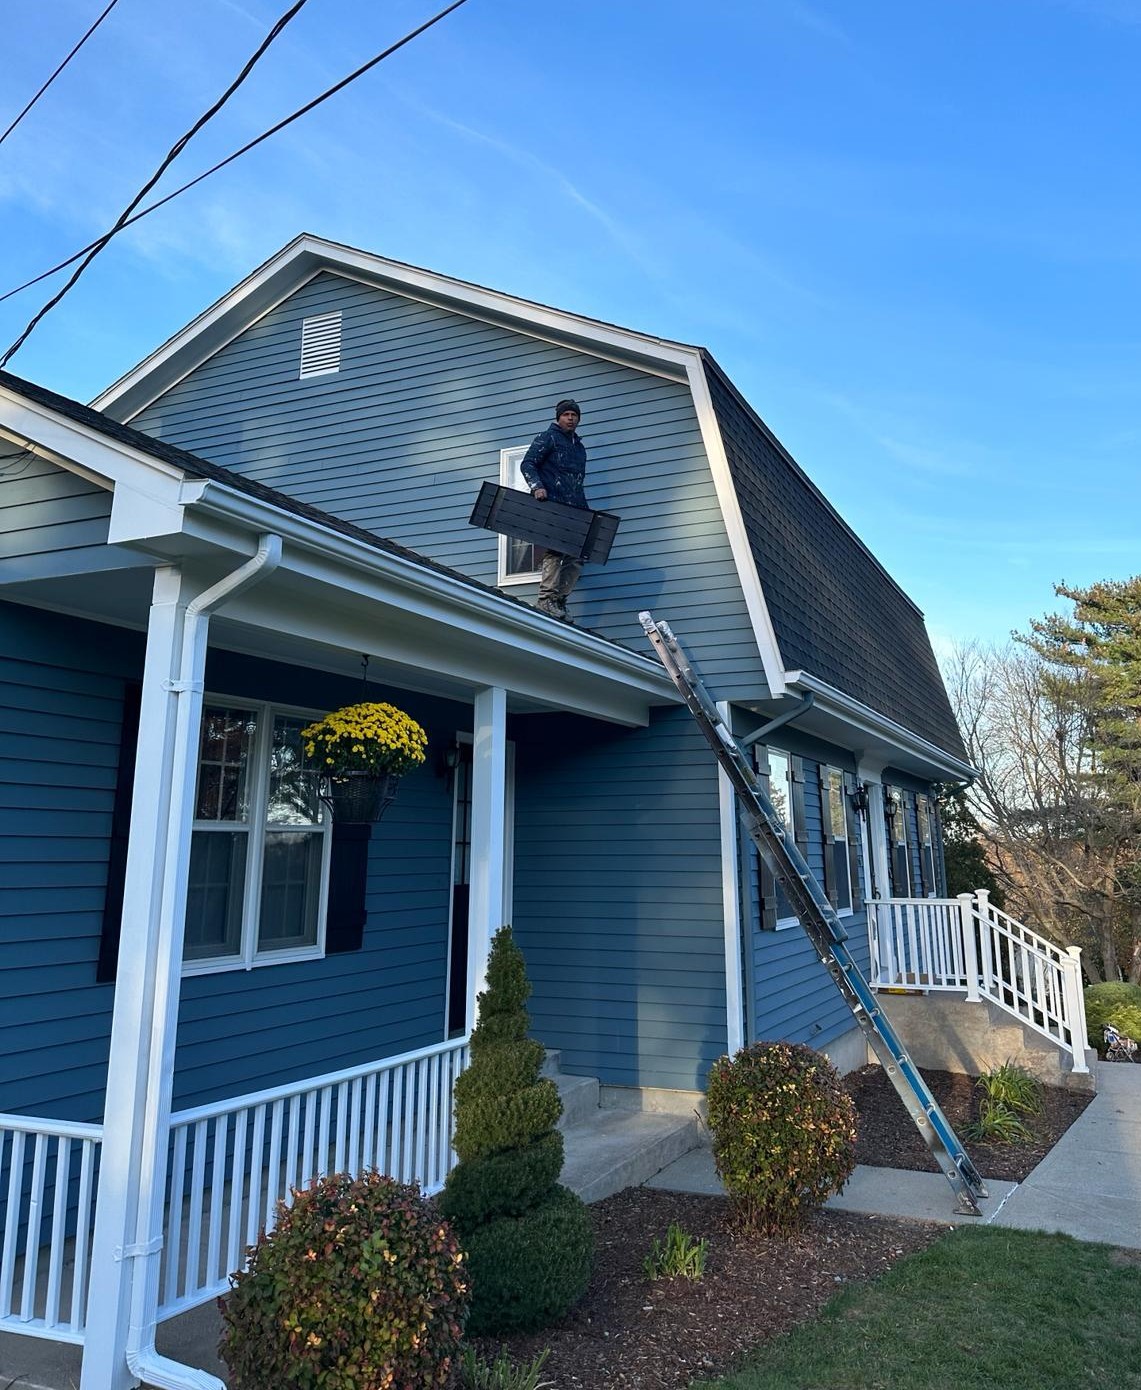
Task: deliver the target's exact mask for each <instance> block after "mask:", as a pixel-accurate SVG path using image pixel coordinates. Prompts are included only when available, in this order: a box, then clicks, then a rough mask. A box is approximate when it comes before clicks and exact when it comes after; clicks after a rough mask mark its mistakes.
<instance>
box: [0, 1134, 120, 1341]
mask: <svg viewBox="0 0 1141 1390" xmlns="http://www.w3.org/2000/svg"><path fill="white" fill-rule="evenodd" d="M102 1137H103V1130H102V1126H100V1125H82V1124H71V1123H69V1122H67V1121H65V1120H40V1119H33V1118H32V1117H31V1116H28V1115H0V1232H2V1235H0V1332H22V1333H26V1334H28V1335H30V1336H33V1337H46V1338H48V1339H49V1340H51V1341H55V1342H82V1341H83V1327H84V1321H85V1315H86V1311H87V1278H88V1264H89V1257H90V1251H91V1233H92V1229H93V1226H94V1222H95V1192H96V1186H97V1183H98V1167H99V1148H100V1143H101V1141H102Z"/></svg>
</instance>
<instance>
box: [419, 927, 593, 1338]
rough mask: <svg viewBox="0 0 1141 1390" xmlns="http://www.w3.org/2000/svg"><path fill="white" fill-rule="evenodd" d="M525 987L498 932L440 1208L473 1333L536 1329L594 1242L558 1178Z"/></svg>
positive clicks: (520, 968)
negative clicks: (457, 1259)
mask: <svg viewBox="0 0 1141 1390" xmlns="http://www.w3.org/2000/svg"><path fill="white" fill-rule="evenodd" d="M530 994H531V986H530V983H529V982H528V980H527V970H526V966H525V964H524V961H523V954H522V952H521V951H520V950H519V948H518V946H516V945H515V942H514V940H513V939H512V936H511V928H510V927H503V928H502V929H501V930H500V931H499V932H497V933H496V935H495V939H494V941H493V942H492V944H491V954H490V956H489V957H488V962H487V989H486V990H485V991H484V992H483V993H482V994H480V996H479V1021H478V1023H477V1024H476V1027H475V1031H474V1032H473V1033H472V1035H471V1063H470V1065H469V1066H468V1069H467V1071H465V1072H464V1073H463V1075H462V1076H461V1077H460V1078H459V1080H458V1081H457V1082H456V1090H455V1099H456V1111H455V1116H456V1119H455V1138H454V1140H453V1146H454V1148H455V1151H456V1155H457V1157H458V1158H459V1162H458V1163H457V1165H456V1166H455V1168H453V1169H452V1171H451V1173H450V1174H449V1175H448V1181H447V1184H446V1186H445V1188H444V1191H443V1193H442V1194H441V1196H440V1208H441V1210H442V1212H443V1213H444V1215H445V1216H447V1218H448V1219H449V1221H451V1222H452V1224H453V1226H454V1227H455V1229H456V1231H457V1232H458V1234H459V1237H460V1241H461V1243H462V1245H463V1247H464V1250H465V1251H466V1253H467V1262H468V1271H469V1273H470V1276H471V1283H472V1295H473V1301H472V1310H471V1316H470V1318H469V1320H468V1332H469V1334H471V1335H472V1336H487V1335H502V1334H506V1333H511V1332H523V1331H531V1330H533V1329H535V1328H539V1327H543V1326H545V1325H546V1324H547V1323H549V1322H553V1321H554V1320H555V1319H556V1318H559V1317H561V1316H562V1315H563V1313H565V1312H566V1311H567V1309H568V1308H570V1307H572V1306H573V1305H574V1304H575V1303H576V1302H577V1301H578V1300H579V1299H580V1298H581V1297H582V1295H583V1294H584V1293H585V1291H586V1286H587V1284H588V1283H589V1281H590V1271H591V1265H592V1263H593V1258H594V1242H593V1236H592V1233H591V1226H590V1218H589V1216H588V1215H587V1211H586V1208H585V1207H584V1206H583V1204H582V1202H581V1201H580V1200H579V1199H578V1197H576V1196H575V1194H574V1193H573V1192H571V1191H569V1190H568V1189H567V1188H565V1187H561V1186H560V1185H559V1181H558V1179H559V1174H560V1173H561V1172H562V1167H563V1136H562V1134H561V1133H560V1132H559V1131H558V1130H557V1129H556V1128H555V1126H556V1124H557V1123H558V1119H559V1116H560V1115H561V1114H562V1108H563V1106H562V1101H561V1100H560V1099H559V1093H558V1088H557V1087H556V1086H555V1083H554V1082H553V1081H551V1080H550V1079H549V1078H545V1077H543V1076H541V1075H540V1069H541V1067H542V1064H543V1045H542V1044H541V1043H538V1042H535V1041H533V1040H532V1039H529V1038H528V1037H527V1029H528V1024H529V1019H528V1017H527V1008H526V1005H527V1000H528V998H529V997H530Z"/></svg>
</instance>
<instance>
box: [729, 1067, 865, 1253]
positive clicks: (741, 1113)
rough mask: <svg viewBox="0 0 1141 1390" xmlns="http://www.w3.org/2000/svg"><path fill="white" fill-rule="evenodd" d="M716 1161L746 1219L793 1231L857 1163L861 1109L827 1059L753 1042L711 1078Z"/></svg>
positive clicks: (764, 1227) (756, 1225)
mask: <svg viewBox="0 0 1141 1390" xmlns="http://www.w3.org/2000/svg"><path fill="white" fill-rule="evenodd" d="M708 1103H709V1128H710V1130H711V1131H712V1135H713V1159H714V1162H715V1164H716V1166H717V1173H718V1176H719V1177H720V1178H721V1181H722V1183H723V1184H724V1186H725V1190H726V1191H727V1192H728V1194H729V1196H730V1198H731V1199H732V1200H733V1203H734V1205H735V1206H736V1208H737V1211H738V1214H739V1216H740V1218H741V1219H742V1221H743V1222H744V1224H745V1225H746V1226H748V1227H750V1228H751V1229H755V1230H759V1231H763V1232H765V1233H767V1234H780V1233H786V1232H791V1231H794V1230H795V1229H796V1228H797V1227H798V1226H799V1225H800V1223H801V1221H802V1220H803V1218H804V1215H805V1214H806V1212H807V1211H809V1210H811V1209H812V1208H813V1207H817V1206H820V1205H821V1204H822V1203H823V1202H825V1201H826V1200H827V1199H828V1198H829V1197H830V1196H831V1195H832V1194H833V1193H834V1192H839V1191H840V1189H841V1188H842V1187H843V1186H844V1183H845V1182H846V1181H847V1180H848V1178H849V1177H850V1176H851V1173H852V1169H853V1168H854V1167H855V1165H856V1108H855V1105H854V1104H853V1102H852V1098H851V1096H849V1095H848V1093H847V1091H845V1089H844V1087H843V1084H842V1083H841V1081H840V1076H839V1073H838V1072H837V1071H836V1069H835V1067H833V1066H832V1064H831V1062H829V1061H828V1059H827V1058H826V1057H822V1056H821V1055H820V1054H819V1053H818V1052H814V1051H813V1050H812V1049H811V1048H810V1047H805V1046H804V1045H803V1044H801V1043H771V1042H770V1043H755V1044H754V1045H753V1046H752V1047H745V1048H742V1049H741V1051H740V1052H738V1053H737V1054H736V1055H735V1056H733V1057H721V1058H719V1059H718V1060H717V1061H716V1062H715V1063H714V1064H713V1070H712V1071H711V1072H710V1075H709V1095H708Z"/></svg>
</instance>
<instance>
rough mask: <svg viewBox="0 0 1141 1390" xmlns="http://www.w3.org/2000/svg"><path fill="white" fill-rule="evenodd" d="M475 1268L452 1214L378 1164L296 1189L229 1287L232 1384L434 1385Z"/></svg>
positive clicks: (460, 1326)
mask: <svg viewBox="0 0 1141 1390" xmlns="http://www.w3.org/2000/svg"><path fill="white" fill-rule="evenodd" d="M468 1285H469V1280H468V1274H467V1270H466V1268H465V1266H464V1261H463V1256H462V1254H461V1253H460V1249H459V1246H458V1244H457V1242H456V1240H455V1238H454V1236H453V1234H452V1232H451V1230H450V1228H449V1226H448V1224H447V1222H446V1221H442V1220H441V1219H440V1217H439V1215H438V1214H437V1213H436V1212H435V1211H434V1210H433V1208H432V1207H431V1206H429V1205H428V1203H426V1202H425V1201H424V1200H423V1198H422V1197H421V1196H420V1192H419V1189H418V1188H417V1187H416V1186H415V1185H414V1184H413V1185H411V1186H405V1185H404V1184H402V1183H398V1182H396V1181H395V1180H394V1179H392V1178H388V1177H384V1176H382V1175H381V1174H379V1173H375V1172H368V1173H364V1174H363V1175H362V1176H361V1177H359V1178H351V1177H350V1176H349V1175H348V1174H346V1173H337V1174H334V1175H333V1176H331V1177H326V1178H321V1179H319V1180H317V1181H315V1182H314V1183H312V1184H311V1185H310V1186H309V1187H307V1188H305V1189H304V1190H301V1191H298V1192H295V1193H294V1201H293V1205H292V1206H290V1207H286V1206H285V1205H284V1204H282V1205H281V1206H280V1207H279V1209H278V1222H277V1226H276V1227H275V1228H274V1230H273V1231H271V1232H270V1233H269V1234H268V1235H266V1234H265V1233H264V1232H263V1233H262V1236H261V1238H260V1239H259V1240H258V1243H257V1245H256V1246H255V1247H254V1249H253V1250H252V1252H251V1255H250V1261H249V1267H248V1269H246V1270H245V1271H243V1272H241V1273H238V1274H232V1275H231V1276H230V1286H231V1291H230V1294H229V1296H228V1297H226V1298H222V1299H219V1300H218V1302H219V1307H220V1308H221V1311H222V1320H223V1330H222V1339H221V1343H220V1346H219V1351H220V1354H221V1356H222V1358H223V1360H224V1361H225V1362H226V1364H227V1366H229V1368H230V1379H229V1384H230V1387H231V1390H265V1387H266V1386H271V1385H272V1386H286V1385H288V1386H291V1387H296V1388H297V1390H316V1387H320V1390H385V1388H386V1387H391V1386H400V1387H402V1388H403V1387H406V1388H407V1390H421V1388H423V1390H427V1387H430V1386H443V1385H446V1384H447V1383H448V1380H449V1377H450V1376H451V1373H452V1366H453V1364H454V1361H455V1358H456V1355H457V1353H458V1350H459V1345H460V1339H461V1337H462V1336H463V1330H464V1321H465V1318H466V1316H467V1311H468V1301H469V1293H468Z"/></svg>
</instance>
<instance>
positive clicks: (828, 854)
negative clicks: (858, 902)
mask: <svg viewBox="0 0 1141 1390" xmlns="http://www.w3.org/2000/svg"><path fill="white" fill-rule="evenodd" d="M820 792H821V795H820V810H821V819H822V821H823V824H824V870H825V872H824V879H825V887H826V889H827V892H828V898H829V901H830V902H831V904H832V906H833V907H834V908H835V909H836V911H837V912H839V913H847V912H851V911H852V859H853V855H852V845H853V844H854V843H855V838H856V836H855V824H854V816H853V814H852V812H851V807H850V805H849V801H848V798H847V796H845V794H844V774H843V773H842V772H841V771H840V769H839V768H838V767H821V769H820Z"/></svg>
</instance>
